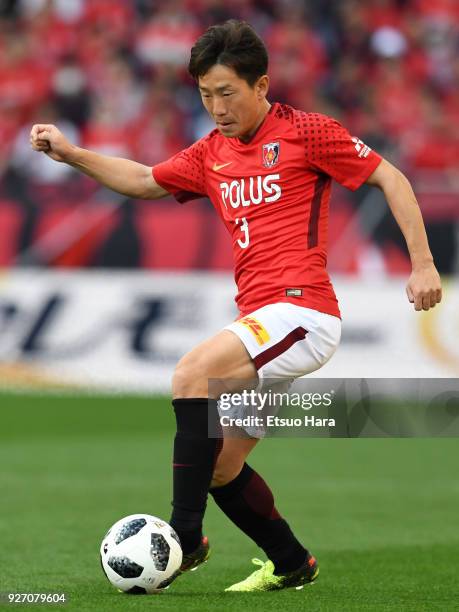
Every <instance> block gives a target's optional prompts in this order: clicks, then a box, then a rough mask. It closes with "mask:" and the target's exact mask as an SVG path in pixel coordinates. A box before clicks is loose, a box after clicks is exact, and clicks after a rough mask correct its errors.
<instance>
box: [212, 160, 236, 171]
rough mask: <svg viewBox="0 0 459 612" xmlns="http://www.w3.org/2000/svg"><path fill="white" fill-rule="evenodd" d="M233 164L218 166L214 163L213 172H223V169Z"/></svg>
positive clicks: (227, 163)
mask: <svg viewBox="0 0 459 612" xmlns="http://www.w3.org/2000/svg"><path fill="white" fill-rule="evenodd" d="M232 163H233V162H226V164H217V163H214V165H213V167H212V170H213V171H214V172H218V171H219V170H221V169H222V168H226V166H229V165H230V164H232Z"/></svg>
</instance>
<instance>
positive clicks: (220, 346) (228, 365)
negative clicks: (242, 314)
mask: <svg viewBox="0 0 459 612" xmlns="http://www.w3.org/2000/svg"><path fill="white" fill-rule="evenodd" d="M209 379H225V380H226V381H228V383H225V386H222V387H221V388H220V387H218V388H217V387H215V386H213V388H212V393H211V395H212V397H213V398H214V399H217V398H218V396H219V395H220V394H221V393H223V392H224V391H235V390H236V388H234V387H231V381H237V380H253V381H257V380H258V374H257V370H256V368H255V366H254V363H253V361H252V358H251V357H250V355H249V353H248V352H247V349H246V348H245V346H244V344H243V343H242V341H241V340H240V339H239V338H238V337H237V336H236V334H234V333H232V332H231V331H228V330H223V331H221V332H219V333H218V334H216V335H215V336H213V337H212V338H209V339H208V340H205V341H204V342H202V343H201V344H198V346H196V347H195V348H194V349H192V350H191V351H190V352H189V353H187V354H186V355H185V356H184V357H182V359H180V361H179V362H178V364H177V366H176V368H175V372H174V377H173V379H172V396H173V397H174V399H177V398H187V397H208V396H209Z"/></svg>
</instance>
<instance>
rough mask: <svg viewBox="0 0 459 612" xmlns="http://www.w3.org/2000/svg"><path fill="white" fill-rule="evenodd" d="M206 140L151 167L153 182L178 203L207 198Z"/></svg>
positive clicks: (202, 139)
mask: <svg viewBox="0 0 459 612" xmlns="http://www.w3.org/2000/svg"><path fill="white" fill-rule="evenodd" d="M206 151H207V138H201V140H198V141H197V142H195V143H194V144H193V145H191V147H188V148H187V149H183V151H180V152H179V153H177V154H176V155H174V156H173V157H171V158H170V159H168V160H167V161H164V162H161V163H160V164H156V166H153V168H152V173H153V178H154V179H155V181H156V182H157V183H158V184H159V185H161V187H163V189H165V190H166V191H168V192H169V193H171V194H172V195H173V196H174V197H175V198H176V199H177V200H178V201H179V202H187V201H188V200H194V199H196V198H202V197H205V196H207V187H206V177H205V170H204V160H205V156H206Z"/></svg>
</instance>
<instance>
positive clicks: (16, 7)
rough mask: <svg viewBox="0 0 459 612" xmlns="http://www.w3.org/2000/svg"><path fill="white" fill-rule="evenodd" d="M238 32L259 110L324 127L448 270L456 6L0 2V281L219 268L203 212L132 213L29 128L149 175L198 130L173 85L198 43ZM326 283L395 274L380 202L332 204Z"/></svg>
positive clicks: (186, 88) (218, 246) (442, 1)
mask: <svg viewBox="0 0 459 612" xmlns="http://www.w3.org/2000/svg"><path fill="white" fill-rule="evenodd" d="M228 18H242V19H245V20H247V21H248V22H249V23H251V24H252V25H253V26H254V27H255V28H256V30H257V31H258V32H259V34H260V35H261V36H262V37H263V39H264V40H265V42H266V45H267V47H268V51H269V54H270V68H269V73H270V76H271V83H272V85H271V92H270V99H271V101H281V102H286V103H290V104H292V105H293V106H295V107H297V108H300V109H303V110H305V111H316V112H322V113H325V114H329V115H332V116H334V117H336V118H337V119H338V120H340V121H341V122H342V123H343V124H344V125H345V126H346V127H347V128H348V129H349V130H350V131H351V133H352V134H353V135H355V136H358V137H359V138H361V139H362V140H364V142H365V143H366V144H368V145H370V146H371V147H372V148H374V149H376V150H377V151H379V152H380V153H381V154H383V155H384V156H385V157H387V158H388V159H389V160H390V161H391V162H393V163H395V164H396V165H398V166H399V167H400V168H401V169H402V170H403V171H405V172H406V174H407V175H408V176H409V178H410V180H411V181H412V183H413V185H414V187H415V190H416V193H417V196H418V199H419V202H420V204H421V207H422V210H423V213H424V216H425V220H426V223H427V227H428V234H429V238H430V242H431V246H432V249H433V252H434V256H435V258H436V261H437V265H438V267H439V269H440V271H441V272H443V273H454V272H456V271H457V269H458V261H457V259H458V258H457V244H458V226H459V224H458V220H459V197H458V195H459V146H458V135H459V134H458V132H459V88H458V83H459V53H458V51H459V37H458V30H457V24H458V23H459V2H457V0H368V1H366V2H359V1H356V0H340V1H333V0H303V1H300V0H231V2H227V1H225V0H188V1H187V0H0V235H1V240H0V266H2V267H9V266H30V265H43V266H66V267H124V268H135V267H146V268H152V269H184V270H187V269H215V270H221V269H223V270H224V269H230V268H231V266H232V259H231V249H230V243H229V237H228V236H226V233H225V230H224V228H223V227H220V224H219V221H218V218H217V216H216V215H215V214H214V212H213V209H212V207H211V205H210V203H209V202H207V201H206V200H203V201H197V202H193V203H189V204H187V205H185V206H180V205H179V204H177V203H175V202H173V201H172V200H170V199H168V200H164V201H163V200H161V201H158V202H145V201H142V202H132V201H126V200H125V199H124V198H122V197H117V196H116V195H115V194H113V193H111V192H108V191H107V190H104V189H100V188H99V187H98V186H97V185H96V184H95V183H94V182H93V181H92V180H90V179H88V178H86V177H83V176H81V175H79V174H78V173H76V172H74V171H73V170H72V169H70V168H69V167H67V166H66V165H63V164H58V163H55V162H52V161H51V160H49V159H48V158H47V157H46V156H45V155H43V154H36V153H33V152H32V151H31V149H30V147H29V132H30V127H31V125H32V124H33V123H35V122H40V123H51V122H52V123H56V124H57V125H58V126H59V127H60V128H61V129H62V130H63V131H64V133H66V134H67V136H68V137H69V138H70V139H71V140H72V141H73V142H75V143H77V144H79V145H81V146H84V147H86V148H90V149H93V150H96V151H99V152H102V153H106V154H110V155H118V156H123V157H129V158H132V159H136V160H138V161H140V162H142V163H145V164H149V165H154V164H155V163H157V162H159V161H162V160H164V159H166V158H168V157H170V156H171V155H173V154H174V153H175V152H177V151H178V150H180V149H181V148H183V147H186V146H187V145H189V144H190V143H192V142H193V141H195V140H196V139H197V138H199V137H201V136H202V135H204V134H205V133H207V132H208V131H210V130H211V129H212V127H213V126H212V124H211V123H210V122H209V120H208V118H207V117H206V115H205V113H204V112H203V108H202V105H201V101H200V98H199V95H198V92H197V90H196V86H195V84H194V83H193V82H192V81H191V80H190V78H189V77H188V76H187V71H186V67H187V63H188V59H189V51H190V48H191V46H192V45H193V43H194V41H195V40H196V38H197V37H198V36H199V35H200V34H201V33H202V32H203V31H204V30H205V29H206V28H207V27H208V26H209V25H212V24H214V23H218V22H221V21H224V20H226V19H228ZM331 207H332V213H331V226H330V258H329V267H330V270H331V271H332V272H340V273H351V274H352V273H358V274H362V275H364V274H368V275H372V276H374V275H377V274H380V275H386V274H393V273H394V274H397V273H406V272H407V271H408V270H409V260H408V257H407V253H406V249H405V247H404V242H403V239H402V237H401V235H400V232H399V230H398V229H397V227H396V225H395V223H394V221H393V220H392V218H391V216H390V214H388V211H387V206H386V205H385V204H384V200H383V198H382V196H381V194H380V193H379V192H378V191H377V190H374V189H369V188H366V187H365V186H364V187H363V188H362V189H360V190H359V191H358V192H357V193H355V194H353V193H351V192H348V191H346V190H344V189H342V188H340V187H336V188H334V192H333V200H332V205H331Z"/></svg>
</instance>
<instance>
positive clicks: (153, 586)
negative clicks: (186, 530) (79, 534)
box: [100, 514, 182, 594]
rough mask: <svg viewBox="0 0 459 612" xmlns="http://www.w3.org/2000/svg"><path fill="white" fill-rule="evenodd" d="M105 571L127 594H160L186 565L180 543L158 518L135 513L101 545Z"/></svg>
mask: <svg viewBox="0 0 459 612" xmlns="http://www.w3.org/2000/svg"><path fill="white" fill-rule="evenodd" d="M100 561H101V564H102V569H103V570H104V572H105V575H106V576H107V578H108V579H109V581H110V582H111V583H112V584H113V586H115V587H116V588H117V589H119V590H121V591H124V592H126V593H136V594H140V593H157V592H159V591H161V590H162V589H164V588H166V587H167V586H169V584H170V583H171V582H172V581H173V580H174V578H175V577H176V575H177V571H178V570H179V568H180V565H181V564H182V548H181V546H180V540H179V538H178V536H177V534H176V533H175V531H174V530H173V529H172V527H171V526H170V525H168V524H167V523H166V522H164V521H162V520H161V519H159V518H157V517H156V516H151V515H149V514H132V515H130V516H126V517H125V518H122V519H121V520H119V521H117V522H116V523H115V524H114V525H113V526H112V527H111V528H110V529H109V530H108V531H107V533H106V535H105V537H104V539H103V540H102V544H101V546H100Z"/></svg>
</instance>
